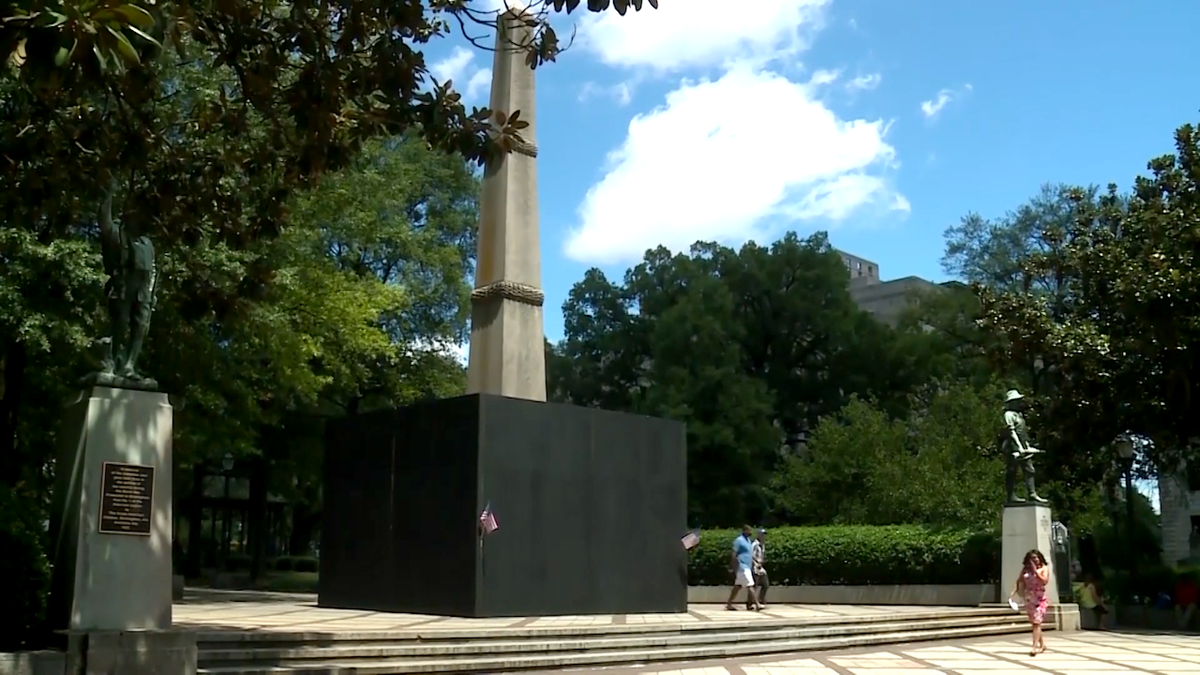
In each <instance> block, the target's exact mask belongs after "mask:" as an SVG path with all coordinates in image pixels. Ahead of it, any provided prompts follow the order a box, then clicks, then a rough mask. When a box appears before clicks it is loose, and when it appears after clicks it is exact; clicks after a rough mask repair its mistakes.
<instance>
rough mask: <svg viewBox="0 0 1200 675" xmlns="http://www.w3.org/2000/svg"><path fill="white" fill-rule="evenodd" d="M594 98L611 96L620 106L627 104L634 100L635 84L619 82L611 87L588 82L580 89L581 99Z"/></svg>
mask: <svg viewBox="0 0 1200 675" xmlns="http://www.w3.org/2000/svg"><path fill="white" fill-rule="evenodd" d="M593 98H611V99H613V100H614V101H616V103H617V105H619V106H622V107H624V106H627V105H629V104H630V102H632V101H633V84H632V83H629V82H618V83H617V84H614V85H612V86H611V87H605V86H602V85H599V84H596V83H595V82H586V83H584V85H583V88H582V89H580V90H579V100H580V101H581V102H582V101H589V100H591V99H593Z"/></svg>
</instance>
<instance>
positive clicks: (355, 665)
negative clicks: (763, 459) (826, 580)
mask: <svg viewBox="0 0 1200 675" xmlns="http://www.w3.org/2000/svg"><path fill="white" fill-rule="evenodd" d="M1027 630H1028V625H1027V624H1026V623H1025V622H1024V620H1023V617H1021V616H1019V615H1016V614H1014V613H1013V612H1011V611H1005V610H1001V609H992V608H988V609H974V610H971V609H954V610H942V611H938V610H932V611H928V612H903V613H895V614H893V613H887V614H881V615H878V616H840V617H838V616H830V617H829V618H828V619H821V620H809V621H804V622H797V621H795V620H790V621H789V620H782V621H779V620H773V619H763V620H762V621H761V622H756V623H753V624H747V623H745V622H742V621H727V622H725V621H713V622H703V623H691V624H667V625H654V624H645V625H607V626H569V627H546V628H536V629H533V628H509V629H497V630H440V631H439V630H429V631H420V632H419V631H412V630H409V631H403V630H401V631H388V632H347V633H330V634H314V633H307V634H305V633H283V632H271V631H262V632H255V631H245V632H243V631H236V632H235V631H213V632H203V633H200V634H198V636H197V637H198V642H199V644H198V646H199V666H200V670H199V673H201V674H206V675H217V674H222V675H283V674H289V675H349V674H350V673H355V674H356V675H368V674H369V675H389V674H392V673H481V672H497V671H505V670H510V671H511V670H536V669H545V668H564V667H581V666H602V665H633V664H639V663H649V662H661V661H693V660H701V659H712V658H725V657H735V656H746V655H755V654H771V653H787V652H798V651H813V650H829V649H840V648H848V647H862V646H872V645H884V644H897V643H904V642H916V641H925V640H943V639H954V638H967V637H984V636H993V635H1007V634H1012V633H1020V632H1025V631H1027Z"/></svg>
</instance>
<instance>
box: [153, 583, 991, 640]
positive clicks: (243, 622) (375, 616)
mask: <svg viewBox="0 0 1200 675" xmlns="http://www.w3.org/2000/svg"><path fill="white" fill-rule="evenodd" d="M316 603H317V596H315V595H302V594H292V593H261V592H254V591H215V590H207V589H188V593H187V596H186V597H185V599H184V600H182V601H177V602H176V604H175V607H174V610H173V613H174V622H175V625H176V626H178V627H181V628H194V629H197V630H255V631H289V632H291V631H295V632H336V631H354V632H372V631H407V630H409V629H413V630H417V631H421V632H425V631H440V630H505V629H521V628H566V627H590V626H594V627H606V626H630V627H632V626H636V625H695V626H700V625H704V624H710V625H716V624H727V623H738V624H749V625H752V624H755V623H780V622H781V621H783V622H788V623H791V622H795V623H796V624H803V623H805V622H813V621H822V620H824V621H828V620H829V619H831V618H833V619H837V618H842V617H845V618H855V617H861V618H867V617H881V618H882V617H894V616H897V615H902V614H905V613H915V614H928V613H929V612H931V611H940V612H943V613H945V614H948V615H953V614H954V613H955V612H962V611H972V610H963V609H961V608H957V609H956V608H936V607H905V606H895V605H891V606H871V605H771V607H769V608H768V609H767V611H764V612H746V611H738V612H728V611H726V610H725V608H724V607H723V606H721V605H691V606H690V607H688V611H687V612H686V613H678V614H603V615H596V616H548V617H516V618H502V619H468V618H454V617H439V616H430V615H427V614H406V613H402V612H370V611H358V610H346V609H327V608H321V607H317V606H316Z"/></svg>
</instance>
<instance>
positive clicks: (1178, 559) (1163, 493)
mask: <svg viewBox="0 0 1200 675" xmlns="http://www.w3.org/2000/svg"><path fill="white" fill-rule="evenodd" d="M1158 510H1159V519H1160V521H1161V523H1162V555H1163V562H1164V563H1166V564H1168V565H1178V564H1180V563H1183V562H1185V561H1186V562H1196V561H1200V466H1193V465H1190V464H1185V465H1184V467H1183V468H1182V469H1181V470H1180V471H1178V472H1176V473H1174V474H1173V475H1159V477H1158Z"/></svg>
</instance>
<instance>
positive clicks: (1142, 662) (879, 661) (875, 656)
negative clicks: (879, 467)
mask: <svg viewBox="0 0 1200 675" xmlns="http://www.w3.org/2000/svg"><path fill="white" fill-rule="evenodd" d="M1046 646H1047V647H1048V651H1047V652H1046V653H1044V654H1040V655H1038V656H1036V657H1030V656H1029V638H1028V637H1027V636H1020V637H1015V638H986V639H981V640H970V641H958V642H942V643H917V644H909V645H896V646H894V647H885V648H878V647H872V648H869V649H863V650H855V651H837V652H824V653H805V654H794V655H787V656H779V655H773V656H767V657H759V658H746V659H737V660H734V661H714V662H702V663H689V664H653V665H647V666H641V667H638V668H608V669H591V670H576V671H573V672H577V673H604V675H626V674H630V675H632V674H634V673H637V674H639V675H932V674H934V673H939V674H940V673H955V674H958V675H1031V674H1037V673H1054V674H1056V675H1117V674H1120V673H1141V674H1144V673H1158V674H1162V675H1186V674H1192V673H1195V674H1197V675H1200V637H1198V636H1196V635H1178V634H1151V633H1115V632H1113V633H1099V632H1075V633H1053V632H1051V633H1047V635H1046Z"/></svg>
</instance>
